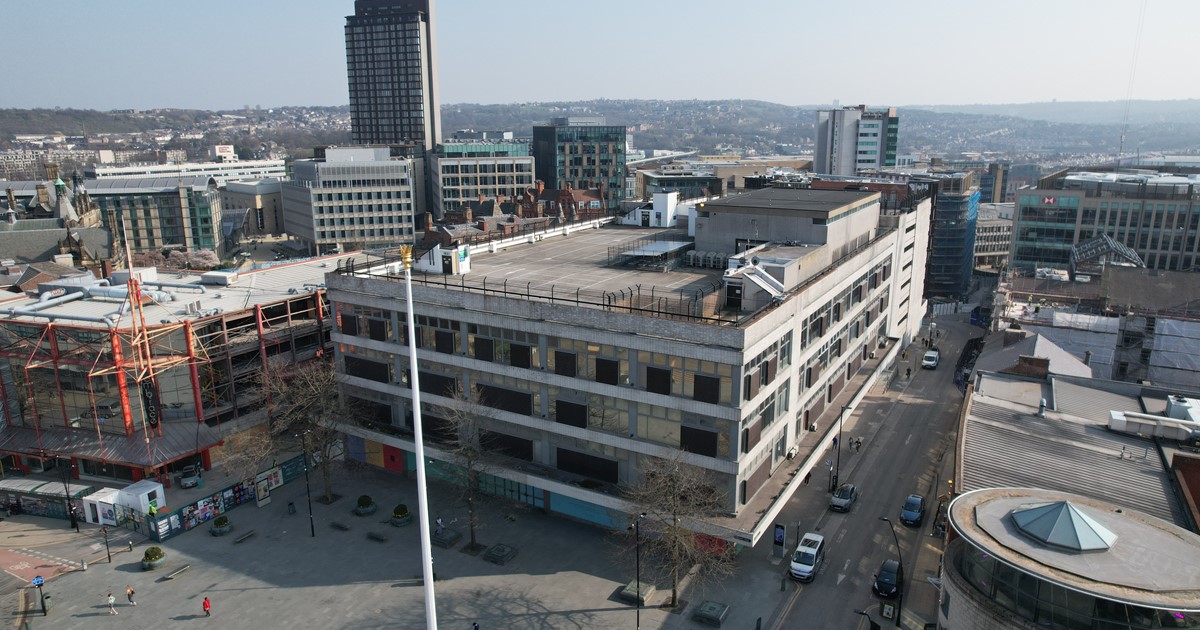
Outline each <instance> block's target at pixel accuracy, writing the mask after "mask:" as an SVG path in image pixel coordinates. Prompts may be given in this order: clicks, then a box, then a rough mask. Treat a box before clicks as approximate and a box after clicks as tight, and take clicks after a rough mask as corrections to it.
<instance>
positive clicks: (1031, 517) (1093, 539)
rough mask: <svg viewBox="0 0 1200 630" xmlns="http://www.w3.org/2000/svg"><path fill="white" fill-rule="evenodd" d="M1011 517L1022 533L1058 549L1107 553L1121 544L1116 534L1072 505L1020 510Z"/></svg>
mask: <svg viewBox="0 0 1200 630" xmlns="http://www.w3.org/2000/svg"><path fill="white" fill-rule="evenodd" d="M1011 516H1012V520H1013V523H1015V524H1016V526H1017V529H1019V530H1021V533H1023V534H1025V535H1026V536H1029V537H1030V538H1033V539H1035V540H1038V541H1040V542H1043V543H1045V544H1047V545H1053V546H1055V547H1062V548H1064V549H1070V550H1072V551H1107V550H1108V549H1109V548H1110V547H1112V545H1113V543H1115V542H1117V535H1116V534H1114V533H1112V532H1111V531H1109V530H1108V529H1107V528H1105V527H1104V526H1103V525H1101V524H1100V523H1098V522H1096V520H1095V519H1093V518H1092V517H1090V516H1088V515H1087V514H1085V513H1084V512H1083V511H1082V510H1080V509H1079V508H1078V507H1076V506H1075V505H1074V504H1072V503H1071V502H1070V501H1059V502H1057V503H1047V504H1044V505H1037V506H1032V507H1027V508H1023V509H1016V510H1013V511H1012V513H1011Z"/></svg>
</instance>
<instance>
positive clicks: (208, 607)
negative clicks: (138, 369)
mask: <svg viewBox="0 0 1200 630" xmlns="http://www.w3.org/2000/svg"><path fill="white" fill-rule="evenodd" d="M201 608H203V609H204V616H205V617H211V616H212V602H210V601H208V598H207V597H205V598H204V603H203V604H202V605H201Z"/></svg>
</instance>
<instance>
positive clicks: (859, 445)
mask: <svg viewBox="0 0 1200 630" xmlns="http://www.w3.org/2000/svg"><path fill="white" fill-rule="evenodd" d="M854 450H855V451H861V450H862V437H861V436H860V437H859V438H858V439H856V440H854Z"/></svg>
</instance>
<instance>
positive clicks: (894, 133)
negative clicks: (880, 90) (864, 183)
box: [813, 105, 900, 175]
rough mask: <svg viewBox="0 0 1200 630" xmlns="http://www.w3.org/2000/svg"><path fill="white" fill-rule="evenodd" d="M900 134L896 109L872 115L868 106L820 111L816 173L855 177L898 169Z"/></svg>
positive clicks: (876, 112)
mask: <svg viewBox="0 0 1200 630" xmlns="http://www.w3.org/2000/svg"><path fill="white" fill-rule="evenodd" d="M899 133H900V118H899V116H897V115H896V110H895V108H890V109H887V110H884V111H869V110H867V106H866V105H859V106H857V107H843V108H841V109H823V110H818V111H817V151H816V157H815V159H814V160H813V172H814V173H818V174H822V175H854V174H856V173H858V172H859V171H864V170H875V169H880V168H884V167H889V166H895V165H896V146H897V144H898V138H899Z"/></svg>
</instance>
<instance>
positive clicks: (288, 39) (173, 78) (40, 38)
mask: <svg viewBox="0 0 1200 630" xmlns="http://www.w3.org/2000/svg"><path fill="white" fill-rule="evenodd" d="M2 4H3V11H2V12H0V14H2V15H3V16H4V22H5V24H6V28H5V29H4V34H3V36H2V37H0V41H2V42H3V48H4V50H5V53H4V54H3V55H0V85H3V86H4V89H3V92H2V93H0V108H11V107H17V108H30V107H64V108H68V107H71V108H86V109H99V110H109V109H124V108H135V109H151V108H157V107H173V108H195V109H237V108H241V107H243V106H246V105H249V106H252V107H253V106H256V105H258V106H262V107H264V108H267V107H277V106H283V105H344V104H346V103H348V102H349V97H348V96H347V89H346V63H345V36H344V33H343V26H344V24H345V16H347V15H350V14H352V13H353V12H354V2H353V0H237V1H235V0H206V1H205V2H192V1H189V0H57V1H56V2H54V3H45V2H37V1H27V0H26V1H21V0H3V1H2ZM1143 8H1144V11H1145V15H1144V20H1139V16H1140V15H1141V13H1142V11H1143ZM435 19H436V24H435V28H436V38H437V51H436V53H435V55H436V56H435V59H436V62H437V64H438V71H439V73H440V86H439V87H440V90H441V99H440V100H441V102H442V104H443V105H445V104H452V103H518V102H534V101H573V100H586V99H595V98H608V99H627V98H636V99H701V100H715V99H754V100H763V101H770V102H775V103H781V104H785V105H823V104H829V103H832V102H834V101H840V102H841V103H842V104H857V103H866V104H869V105H871V106H873V107H878V106H904V105H918V104H926V105H932V104H938V105H959V104H972V103H1025V102H1044V101H1051V100H1058V101H1113V100H1124V99H1125V98H1126V96H1127V94H1129V93H1130V89H1129V86H1130V69H1131V67H1134V66H1135V65H1136V68H1135V72H1134V75H1133V89H1132V94H1133V98H1135V99H1148V100H1160V99H1183V98H1196V97H1200V89H1198V88H1197V87H1196V84H1195V82H1194V81H1193V80H1191V78H1189V77H1190V76H1191V72H1192V70H1191V65H1192V57H1193V56H1194V48H1195V46H1194V43H1193V40H1192V38H1193V36H1194V29H1195V25H1196V24H1198V23H1200V2H1197V1H1195V0H1143V1H1142V2H1137V1H1132V0H1124V1H1119V0H1078V1H1077V0H1004V1H1002V2H977V1H974V0H967V1H963V0H924V1H921V2H898V1H896V0H887V1H876V0H856V1H853V2H851V1H832V2H831V1H829V0H820V1H817V0H777V1H768V0H745V1H743V2H729V1H728V0H725V1H717V0H687V1H686V2H678V1H674V2H672V1H668V0H603V1H600V0H509V1H508V2H500V1H498V0H437V5H436V11H435ZM1139 21H1140V22H1141V24H1142V25H1143V26H1142V32H1141V37H1140V39H1139V38H1138V36H1137V34H1138V24H1139ZM1139 41H1140V45H1139V44H1138V42H1139ZM1135 60H1136V64H1135V63H1134V62H1135Z"/></svg>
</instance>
